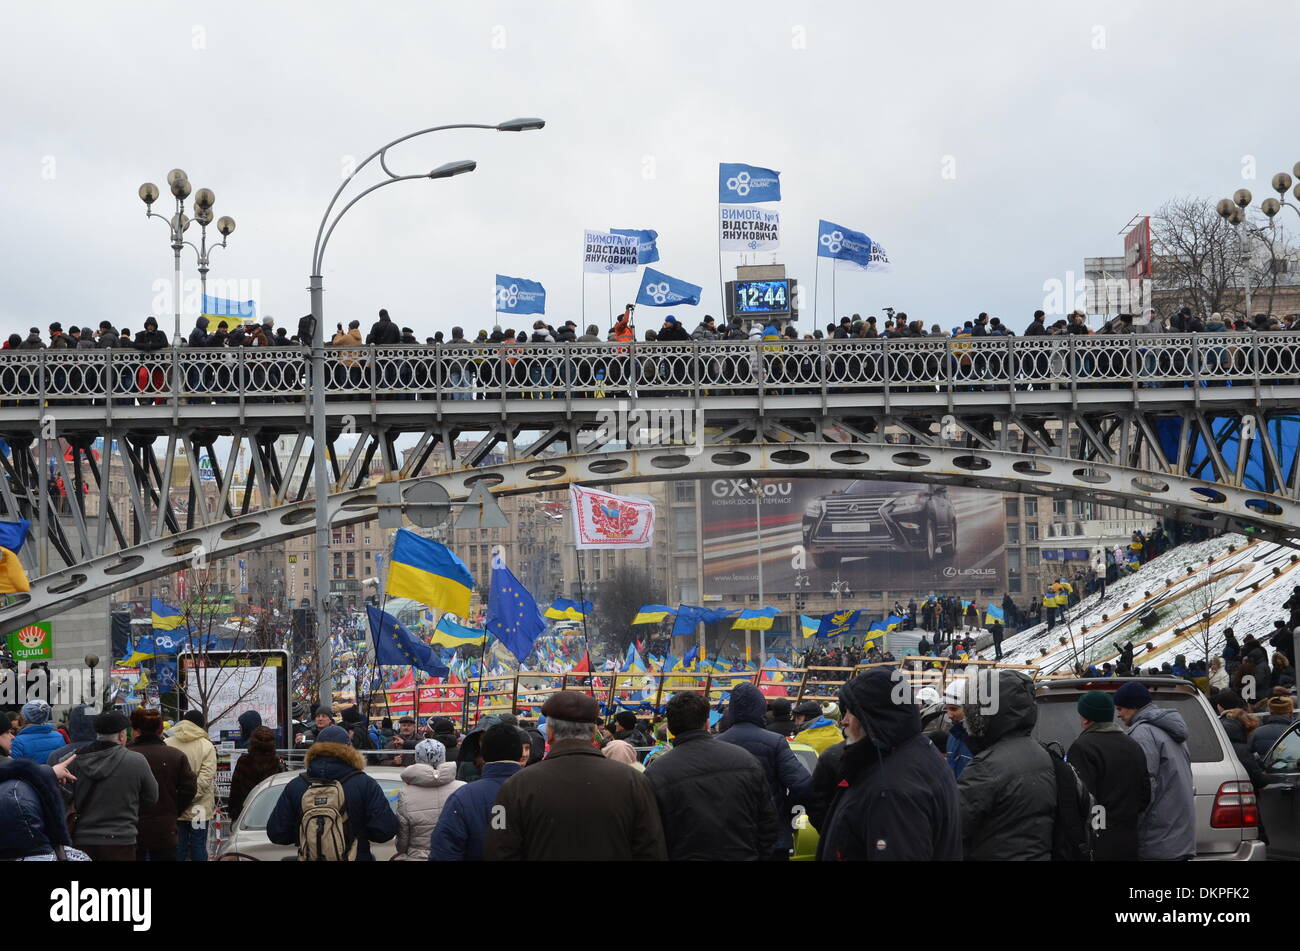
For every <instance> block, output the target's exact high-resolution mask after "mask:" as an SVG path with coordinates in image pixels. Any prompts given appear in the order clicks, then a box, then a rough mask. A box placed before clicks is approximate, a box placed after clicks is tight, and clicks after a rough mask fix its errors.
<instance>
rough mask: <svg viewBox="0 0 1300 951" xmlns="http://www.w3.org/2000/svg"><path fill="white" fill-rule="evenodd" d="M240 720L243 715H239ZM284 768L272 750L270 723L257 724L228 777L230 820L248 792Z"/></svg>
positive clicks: (237, 811) (235, 816)
mask: <svg viewBox="0 0 1300 951" xmlns="http://www.w3.org/2000/svg"><path fill="white" fill-rule="evenodd" d="M240 721H241V723H242V721H243V717H240ZM283 770H284V763H283V762H281V760H280V757H279V756H278V755H277V754H276V752H275V733H274V732H273V731H272V730H271V728H270V727H265V726H256V727H253V731H252V732H251V733H249V735H248V751H247V752H245V753H243V754H241V755H240V757H239V758H238V759H237V760H235V771H234V773H232V774H231V777H230V799H229V801H228V803H227V811H228V812H229V813H230V820H231V821H232V822H233V821H234V820H236V819H238V818H239V813H240V811H241V810H242V809H243V808H244V803H245V802H246V801H247V800H248V794H249V793H251V792H252V791H253V787H255V786H256V785H257V784H258V783H260V782H261V781H262V780H264V779H266V777H268V776H274V775H275V774H276V773H279V772H282V771H283Z"/></svg>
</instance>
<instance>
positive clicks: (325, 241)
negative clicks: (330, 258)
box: [312, 172, 429, 274]
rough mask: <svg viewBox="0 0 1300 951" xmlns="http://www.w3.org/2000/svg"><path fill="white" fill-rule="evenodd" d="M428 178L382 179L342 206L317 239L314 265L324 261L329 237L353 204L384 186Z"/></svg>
mask: <svg viewBox="0 0 1300 951" xmlns="http://www.w3.org/2000/svg"><path fill="white" fill-rule="evenodd" d="M428 177H429V173H428V172H425V173H424V174H423V175H397V176H394V177H393V178H387V179H384V181H382V182H380V183H379V184H377V185H371V186H370V187H369V188H367V189H366V190H365V191H363V192H362V193H361V194H360V195H358V196H357V197H356V198H353V199H352V200H351V201H350V202H348V203H347V204H346V205H344V206H343V210H342V211H340V212H339V213H338V215H336V216H335V218H334V220H333V222H331V223H330V228H329V230H328V231H326V232H325V237H324V238H323V239H321V238H318V239H317V241H318V242H319V248H318V250H317V252H316V263H317V264H319V263H320V262H321V261H323V260H325V247H326V245H328V244H329V243H330V235H332V234H333V233H334V229H335V228H337V227H338V225H339V222H340V221H342V220H343V216H344V215H346V214H347V213H348V209H349V208H351V207H352V206H353V205H355V204H356V203H357V202H359V201H360V200H361V199H363V198H365V197H366V196H367V195H369V194H370V193H371V192H373V191H376V190H378V189H380V188H383V187H384V186H385V185H392V184H394V183H396V182H409V181H412V180H413V179H417V178H428ZM323 224H324V223H323V222H322V225H323ZM312 273H314V274H319V273H320V271H313V272H312Z"/></svg>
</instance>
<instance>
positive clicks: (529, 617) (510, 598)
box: [483, 556, 546, 663]
mask: <svg viewBox="0 0 1300 951" xmlns="http://www.w3.org/2000/svg"><path fill="white" fill-rule="evenodd" d="M483 627H484V628H485V629H486V630H487V632H488V633H489V634H491V635H492V636H494V637H495V638H497V639H498V640H499V641H501V643H502V644H504V645H505V646H506V648H507V649H508V650H509V651H510V653H512V654H514V655H515V658H516V659H517V660H518V661H519V662H520V663H523V661H524V659H525V658H526V657H528V655H529V654H531V653H532V652H533V645H534V644H535V643H536V642H537V637H538V635H539V634H541V633H543V632H544V631H545V630H546V618H544V617H542V612H541V611H540V610H538V607H537V602H536V601H535V600H534V599H533V596H532V595H531V594H529V593H528V589H527V588H525V587H524V586H523V584H521V583H520V581H519V579H518V578H516V577H515V576H514V575H513V574H511V573H510V569H509V568H507V567H506V564H505V562H504V561H502V560H501V558H500V556H496V557H494V558H493V559H492V581H491V584H489V586H488V607H487V620H486V621H485V622H484V624H483Z"/></svg>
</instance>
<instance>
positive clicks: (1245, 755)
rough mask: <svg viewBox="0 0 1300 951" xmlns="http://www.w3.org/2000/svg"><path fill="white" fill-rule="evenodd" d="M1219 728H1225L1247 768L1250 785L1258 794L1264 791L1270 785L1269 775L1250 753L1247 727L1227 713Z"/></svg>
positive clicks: (1238, 755) (1220, 718) (1243, 764)
mask: <svg viewBox="0 0 1300 951" xmlns="http://www.w3.org/2000/svg"><path fill="white" fill-rule="evenodd" d="M1242 712H1243V713H1244V712H1245V711H1244V710H1243V711H1242ZM1219 726H1221V727H1223V733H1224V735H1225V736H1226V737H1227V738H1228V742H1229V743H1231V744H1232V751H1233V752H1234V753H1236V754H1237V760H1238V761H1239V762H1240V763H1241V765H1242V766H1243V767H1245V769H1246V775H1248V776H1249V777H1250V784H1251V785H1252V786H1254V787H1255V791H1256V792H1258V791H1259V790H1261V789H1263V788H1264V787H1265V786H1267V785H1268V784H1269V778H1268V774H1267V773H1265V772H1264V767H1263V766H1262V765H1261V764H1260V762H1259V760H1258V759H1256V758H1255V754H1254V753H1252V752H1251V751H1250V744H1249V742H1248V741H1247V737H1246V725H1245V724H1244V723H1242V722H1241V720H1240V719H1238V718H1237V717H1236V716H1232V715H1230V714H1229V713H1227V712H1225V713H1224V714H1223V715H1222V716H1220V717H1219Z"/></svg>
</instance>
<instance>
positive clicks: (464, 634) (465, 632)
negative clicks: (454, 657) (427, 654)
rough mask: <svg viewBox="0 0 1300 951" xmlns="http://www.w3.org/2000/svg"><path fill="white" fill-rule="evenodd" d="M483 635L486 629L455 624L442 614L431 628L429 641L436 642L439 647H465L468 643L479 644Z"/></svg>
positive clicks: (485, 635)
mask: <svg viewBox="0 0 1300 951" xmlns="http://www.w3.org/2000/svg"><path fill="white" fill-rule="evenodd" d="M485 637H487V631H483V630H480V629H479V628H476V627H466V626H465V625H464V624H457V623H456V622H455V621H453V620H452V619H451V618H449V617H448V616H447V615H445V614H444V615H443V616H442V618H441V619H440V620H439V621H438V625H437V627H435V628H434V629H433V636H432V637H430V638H429V643H430V644H437V645H438V646H439V647H465V646H466V645H469V644H479V645H481V644H482V643H483V638H485Z"/></svg>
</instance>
